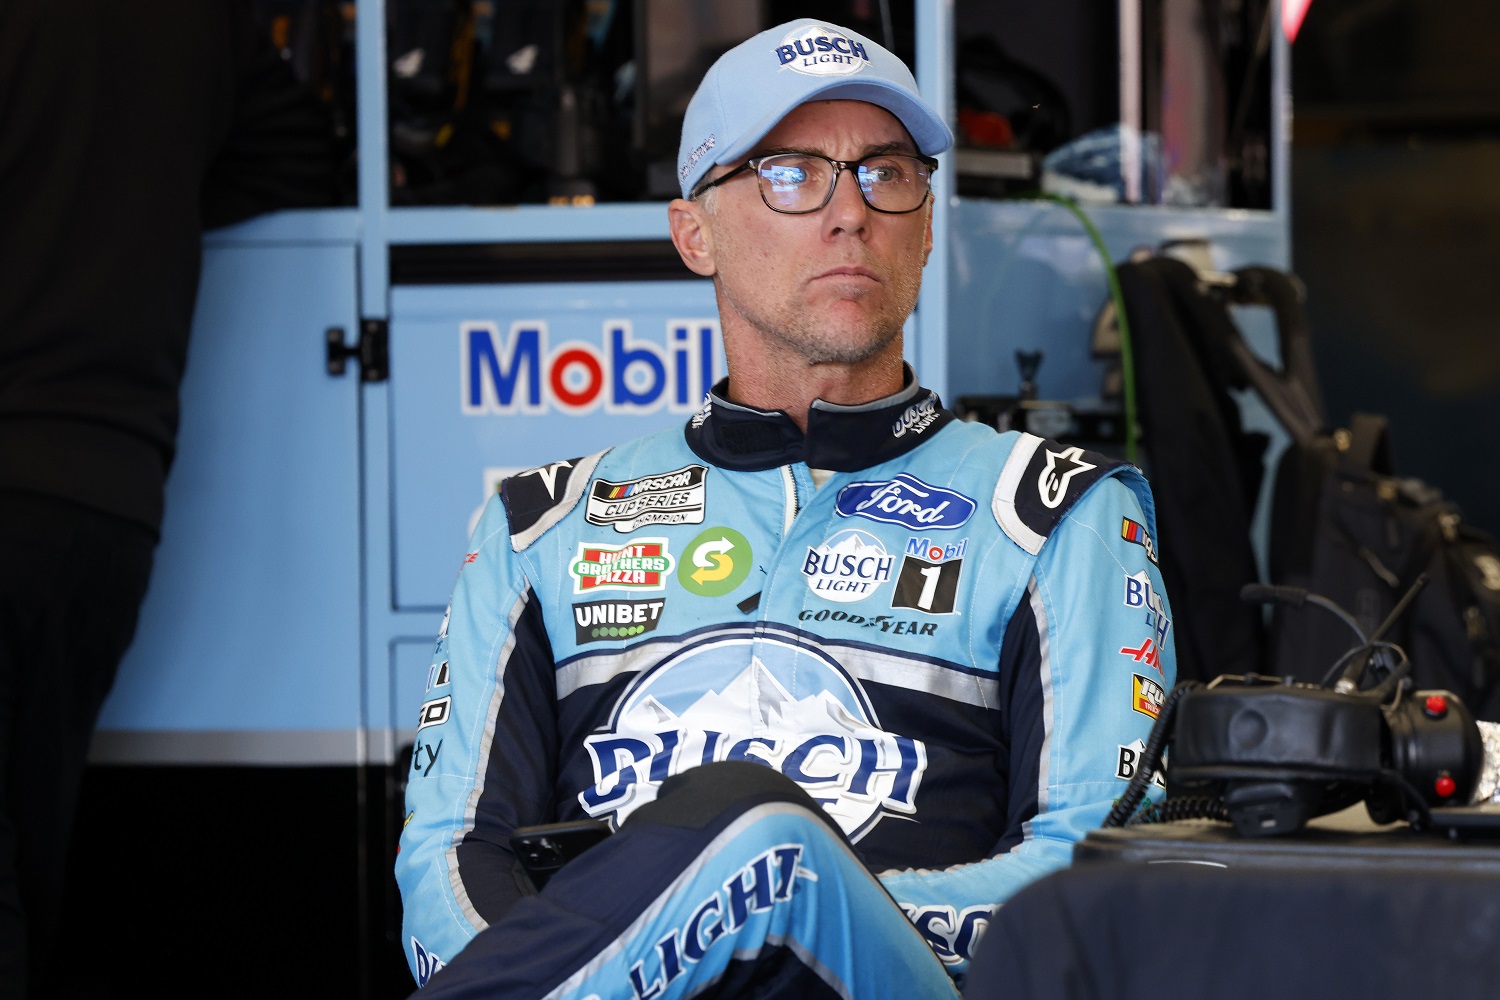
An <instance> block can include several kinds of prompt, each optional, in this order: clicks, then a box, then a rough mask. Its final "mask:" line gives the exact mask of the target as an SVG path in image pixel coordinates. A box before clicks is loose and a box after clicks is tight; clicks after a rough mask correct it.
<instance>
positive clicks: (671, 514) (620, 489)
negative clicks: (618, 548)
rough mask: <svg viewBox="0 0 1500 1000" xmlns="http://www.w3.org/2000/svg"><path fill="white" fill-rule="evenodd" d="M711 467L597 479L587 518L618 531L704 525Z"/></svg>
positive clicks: (685, 468) (590, 521) (585, 516)
mask: <svg viewBox="0 0 1500 1000" xmlns="http://www.w3.org/2000/svg"><path fill="white" fill-rule="evenodd" d="M707 475H708V467H707V466H704V465H685V466H683V467H682V468H680V469H674V470H673V471H671V472H663V473H661V474H660V475H655V476H642V477H641V478H640V479H627V480H625V481H624V482H619V483H617V482H613V481H611V480H608V479H596V480H594V482H593V484H592V485H591V486H590V487H589V501H588V506H587V509H586V510H585V512H584V515H583V516H584V520H586V521H588V523H589V524H597V525H599V526H600V527H604V526H606V525H613V527H614V529H615V530H616V531H618V532H621V533H624V532H627V531H634V530H635V529H636V528H639V527H641V526H642V525H647V524H702V523H703V503H704V497H705V494H706V492H707V489H706V487H705V485H704V479H705V478H706V477H707Z"/></svg>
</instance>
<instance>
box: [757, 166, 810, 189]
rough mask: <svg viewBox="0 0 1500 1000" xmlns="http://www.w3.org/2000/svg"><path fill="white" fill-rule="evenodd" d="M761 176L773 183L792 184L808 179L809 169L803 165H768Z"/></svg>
mask: <svg viewBox="0 0 1500 1000" xmlns="http://www.w3.org/2000/svg"><path fill="white" fill-rule="evenodd" d="M761 176H762V177H764V178H765V179H766V180H768V181H770V182H771V183H772V184H778V185H780V184H785V185H788V186H791V185H796V184H801V183H802V182H803V181H805V180H807V171H806V170H803V169H802V168H801V167H767V168H766V169H764V170H762V171H761Z"/></svg>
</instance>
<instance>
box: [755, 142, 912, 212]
mask: <svg viewBox="0 0 1500 1000" xmlns="http://www.w3.org/2000/svg"><path fill="white" fill-rule="evenodd" d="M854 169H855V170H856V177H857V178H858V180H859V189H860V191H861V193H863V195H864V198H865V201H866V202H867V203H868V204H869V205H870V207H871V208H874V209H877V210H879V211H882V212H911V211H914V210H915V209H917V208H918V207H919V206H920V205H921V204H922V201H923V199H925V198H926V197H927V192H928V189H929V188H930V186H931V183H932V181H931V176H930V172H929V171H928V169H927V164H925V163H923V162H922V161H921V160H919V159H917V158H916V157H914V156H901V155H897V154H891V155H881V156H871V157H867V158H865V159H863V160H860V161H859V164H858V166H857V167H856V168H854ZM836 177H837V171H835V169H834V165H833V164H832V163H831V162H830V161H828V160H827V159H825V158H824V157H821V156H813V155H810V154H803V153H778V154H776V155H774V156H767V157H764V158H763V159H762V160H761V161H760V167H759V168H758V169H757V170H756V180H757V183H759V184H760V193H761V197H762V198H764V199H765V202H766V204H767V205H768V206H770V207H771V208H774V209H775V210H776V211H778V212H792V213H797V212H813V211H817V210H818V209H819V208H821V207H822V206H823V204H824V203H825V202H826V201H827V200H828V196H829V194H830V193H831V191H832V189H833V185H834V181H835V179H836Z"/></svg>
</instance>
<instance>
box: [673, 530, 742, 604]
mask: <svg viewBox="0 0 1500 1000" xmlns="http://www.w3.org/2000/svg"><path fill="white" fill-rule="evenodd" d="M682 558H683V559H684V560H685V562H686V565H684V566H683V568H682V570H681V572H679V573H678V574H677V582H678V583H680V584H682V589H683V590H686V591H687V592H688V593H689V594H697V595H698V596H699V597H723V596H724V595H725V594H727V593H729V592H731V591H732V590H734V588H736V587H738V586H739V585H740V584H742V583H744V582H745V577H747V576H749V575H750V563H751V562H752V561H753V560H754V554H753V553H752V552H751V551H750V543H749V541H747V540H746V539H745V536H744V535H742V534H740V533H739V532H738V531H735V530H734V529H733V528H709V529H708V530H707V531H704V532H702V533H700V534H699V535H698V536H697V537H695V538H694V539H693V540H692V541H691V542H688V545H687V550H686V551H685V553H684V554H683V557H682Z"/></svg>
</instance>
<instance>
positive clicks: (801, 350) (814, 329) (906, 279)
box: [719, 261, 922, 366]
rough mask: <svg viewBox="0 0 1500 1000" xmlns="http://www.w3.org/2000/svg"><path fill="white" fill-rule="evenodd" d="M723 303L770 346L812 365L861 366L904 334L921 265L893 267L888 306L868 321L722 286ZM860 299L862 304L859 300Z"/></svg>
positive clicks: (725, 285)
mask: <svg viewBox="0 0 1500 1000" xmlns="http://www.w3.org/2000/svg"><path fill="white" fill-rule="evenodd" d="M719 287H720V293H721V294H722V296H723V297H724V301H725V302H726V304H728V305H729V307H730V308H731V309H733V310H734V312H735V314H736V315H737V316H739V317H740V318H741V319H743V320H744V321H745V322H746V323H747V324H748V325H749V326H750V327H752V328H753V329H754V330H755V331H756V332H758V333H759V334H760V335H761V337H762V339H763V340H764V341H765V343H766V345H767V346H768V347H774V348H781V349H783V350H784V353H786V354H789V355H792V356H795V357H798V358H800V359H801V360H802V361H803V362H804V363H805V364H807V365H809V366H812V365H857V364H861V363H863V362H865V361H868V360H870V359H871V358H873V357H875V356H877V355H879V354H880V353H881V352H882V351H884V350H886V349H887V348H888V347H890V345H891V344H892V343H894V342H895V341H896V340H897V339H898V338H900V336H901V330H902V327H903V325H904V324H905V323H906V318H907V317H908V316H910V315H911V312H912V310H913V309H914V308H915V307H916V304H917V294H918V292H920V291H921V287H922V269H921V267H920V262H917V263H916V264H913V263H911V262H906V261H898V262H896V265H895V266H894V267H893V268H892V269H891V278H890V285H889V287H888V289H887V292H888V294H887V301H886V307H885V308H884V309H881V310H880V311H879V312H878V313H876V314H875V315H873V316H870V317H868V318H866V319H862V320H855V319H850V318H845V319H842V320H839V319H835V318H834V317H832V316H831V315H830V314H829V313H830V312H831V310H823V309H819V310H808V309H799V308H797V307H796V304H795V302H792V301H788V300H774V301H772V302H771V303H769V304H767V303H765V302H764V301H763V300H759V301H757V300H758V298H759V297H757V296H753V295H751V296H745V295H741V294H738V291H739V290H738V289H737V288H734V287H730V283H729V282H722V281H721V282H720V286H719ZM856 301H858V300H856Z"/></svg>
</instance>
